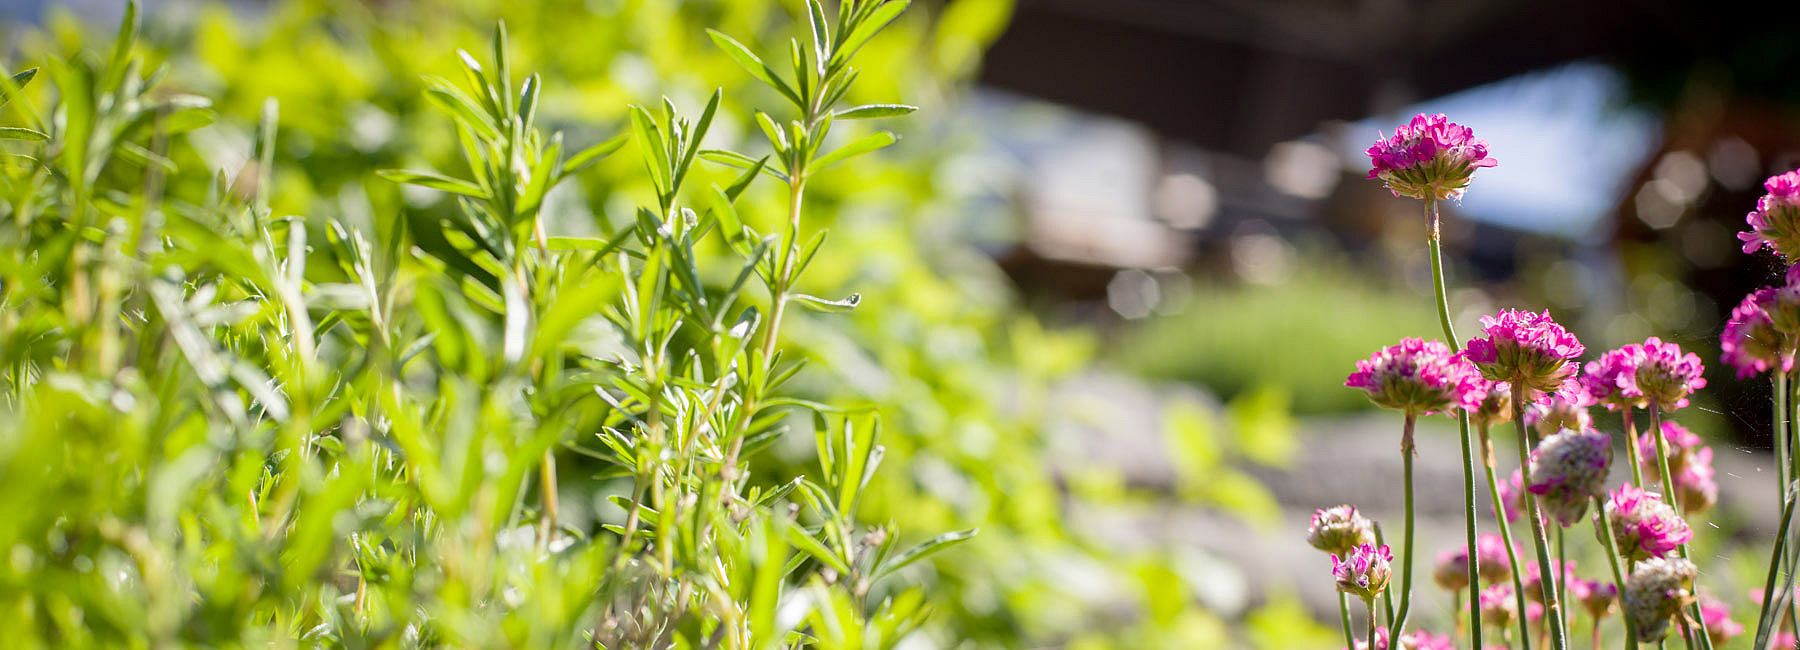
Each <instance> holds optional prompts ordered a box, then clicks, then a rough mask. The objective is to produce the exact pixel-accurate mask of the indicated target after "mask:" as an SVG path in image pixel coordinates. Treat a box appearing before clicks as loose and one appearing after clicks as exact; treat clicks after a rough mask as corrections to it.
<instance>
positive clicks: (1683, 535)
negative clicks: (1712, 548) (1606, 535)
mask: <svg viewBox="0 0 1800 650" xmlns="http://www.w3.org/2000/svg"><path fill="white" fill-rule="evenodd" d="M1606 520H1607V521H1608V522H1609V523H1610V524H1611V525H1612V529H1613V538H1614V540H1615V541H1616V542H1618V545H1619V553H1620V554H1622V555H1624V556H1625V557H1627V558H1630V559H1633V560H1642V559H1645V558H1658V557H1663V556H1665V555H1668V554H1669V552H1670V551H1674V550H1675V549H1677V548H1680V547H1681V545H1682V544H1686V543H1687V542H1688V540H1690V539H1693V537H1694V531H1693V530H1692V529H1690V528H1688V524H1687V521H1685V520H1683V519H1682V518H1681V515H1680V514H1677V513H1676V512H1675V509H1674V508H1671V507H1669V504H1667V503H1664V502H1663V499H1662V495H1660V494H1656V493H1652V492H1645V491H1643V490H1640V489H1638V488H1637V487H1636V486H1632V485H1629V484H1627V485H1621V486H1619V489H1618V491H1616V492H1613V494H1612V498H1611V499H1609V500H1608V501H1607V503H1606Z"/></svg>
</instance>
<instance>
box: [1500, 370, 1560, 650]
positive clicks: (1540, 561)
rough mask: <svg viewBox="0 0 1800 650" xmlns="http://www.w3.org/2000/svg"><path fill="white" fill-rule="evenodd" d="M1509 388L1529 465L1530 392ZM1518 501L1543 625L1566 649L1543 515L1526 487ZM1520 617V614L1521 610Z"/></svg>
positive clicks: (1553, 642)
mask: <svg viewBox="0 0 1800 650" xmlns="http://www.w3.org/2000/svg"><path fill="white" fill-rule="evenodd" d="M1512 391H1513V395H1512V399H1513V424H1514V426H1516V427H1518V432H1519V440H1518V443H1519V465H1520V466H1521V467H1523V466H1527V465H1529V464H1530V460H1531V449H1530V443H1529V441H1530V437H1529V436H1530V435H1531V434H1530V433H1529V428H1528V427H1526V426H1525V404H1526V401H1525V399H1526V397H1528V396H1529V395H1530V392H1529V389H1528V388H1527V387H1526V386H1525V385H1524V384H1523V383H1515V384H1513V387H1512ZM1519 500H1520V501H1521V502H1522V503H1523V504H1524V506H1525V507H1524V508H1522V509H1521V510H1522V511H1523V514H1524V516H1525V517H1526V518H1528V519H1530V521H1531V544H1532V547H1533V548H1534V549H1535V550H1536V551H1537V565H1538V575H1540V576H1543V578H1542V579H1540V580H1539V584H1538V589H1539V590H1540V591H1541V592H1542V594H1543V598H1544V627H1545V628H1546V629H1547V630H1548V631H1549V634H1550V647H1552V648H1555V649H1556V650H1567V649H1568V647H1569V642H1568V639H1567V638H1566V637H1567V634H1566V632H1565V630H1564V629H1563V615H1562V603H1560V602H1559V601H1558V600H1557V597H1556V583H1557V582H1558V579H1557V576H1555V575H1552V571H1551V564H1550V562H1551V560H1550V542H1549V539H1548V536H1547V535H1546V533H1545V531H1544V519H1543V516H1542V515H1541V514H1539V512H1538V503H1537V497H1536V496H1535V495H1533V494H1532V493H1531V491H1530V490H1523V491H1521V493H1520V494H1519ZM1521 616H1523V614H1522V613H1521Z"/></svg>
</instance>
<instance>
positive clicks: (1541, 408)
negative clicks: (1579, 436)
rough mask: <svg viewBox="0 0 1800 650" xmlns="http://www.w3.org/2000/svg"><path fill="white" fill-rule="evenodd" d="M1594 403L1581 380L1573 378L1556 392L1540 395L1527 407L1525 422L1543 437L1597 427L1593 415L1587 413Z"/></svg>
mask: <svg viewBox="0 0 1800 650" xmlns="http://www.w3.org/2000/svg"><path fill="white" fill-rule="evenodd" d="M1593 403H1594V401H1593V398H1592V397H1591V396H1589V395H1588V392H1587V390H1586V389H1584V388H1582V385H1581V382H1580V381H1578V380H1577V379H1575V378H1573V377H1571V378H1570V379H1569V380H1568V381H1565V382H1563V385H1562V387H1560V388H1557V389H1556V391H1555V392H1550V393H1543V394H1541V395H1539V396H1538V399H1537V400H1536V401H1535V402H1533V403H1532V405H1531V406H1530V407H1529V408H1527V409H1525V424H1527V425H1529V426H1531V428H1533V429H1536V430H1537V432H1538V435H1540V436H1551V435H1556V432H1558V431H1587V430H1589V429H1592V428H1594V418H1593V416H1591V415H1589V414H1588V407H1589V406H1591V405H1593Z"/></svg>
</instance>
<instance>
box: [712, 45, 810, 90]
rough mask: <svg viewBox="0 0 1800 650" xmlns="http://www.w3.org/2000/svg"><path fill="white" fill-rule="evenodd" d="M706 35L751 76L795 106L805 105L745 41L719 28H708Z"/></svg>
mask: <svg viewBox="0 0 1800 650" xmlns="http://www.w3.org/2000/svg"><path fill="white" fill-rule="evenodd" d="M706 35H707V36H710V37H712V42H713V44H714V45H717V46H719V49H721V50H724V51H725V54H726V55H727V56H730V57H731V60H733V61H736V62H737V64H738V65H739V66H741V67H743V68H744V70H745V71H747V72H749V73H750V76H752V77H755V78H756V79H757V80H758V81H761V82H763V83H764V84H767V85H768V86H769V87H770V88H774V89H775V90H776V91H777V92H780V93H781V94H782V96H784V97H787V98H788V101H791V102H793V103H794V105H795V106H804V105H805V102H802V101H800V95H798V94H796V93H795V92H794V89H793V87H791V86H789V85H788V84H787V82H785V81H782V79H781V77H780V76H779V75H777V74H775V70H774V69H772V68H770V67H769V66H768V64H766V63H763V60H762V58H761V57H758V56H756V53H754V52H751V51H750V48H747V47H744V44H743V43H739V42H737V39H734V38H732V37H730V36H726V35H725V34H724V33H723V32H720V31H718V30H713V29H708V30H706Z"/></svg>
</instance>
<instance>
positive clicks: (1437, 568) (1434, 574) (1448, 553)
mask: <svg viewBox="0 0 1800 650" xmlns="http://www.w3.org/2000/svg"><path fill="white" fill-rule="evenodd" d="M1431 581H1432V582H1436V583H1437V585H1438V586H1439V587H1443V588H1444V590H1446V591H1452V592H1455V591H1462V590H1463V589H1465V588H1467V587H1468V586H1469V547H1467V546H1462V547H1458V548H1452V549H1445V550H1444V551H1442V552H1440V553H1438V556H1437V561H1436V562H1434V563H1432V565H1431Z"/></svg>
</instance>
